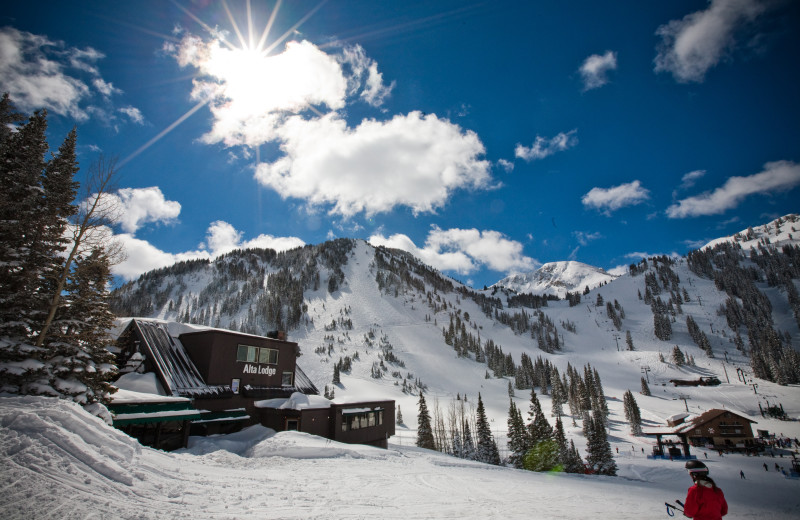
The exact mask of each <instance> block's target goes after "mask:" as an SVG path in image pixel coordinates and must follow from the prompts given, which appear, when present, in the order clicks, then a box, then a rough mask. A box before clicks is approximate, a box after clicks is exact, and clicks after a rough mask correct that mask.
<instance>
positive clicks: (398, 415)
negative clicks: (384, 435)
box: [395, 404, 403, 424]
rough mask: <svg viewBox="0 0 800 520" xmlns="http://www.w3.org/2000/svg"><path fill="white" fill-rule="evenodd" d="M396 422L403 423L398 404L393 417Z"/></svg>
mask: <svg viewBox="0 0 800 520" xmlns="http://www.w3.org/2000/svg"><path fill="white" fill-rule="evenodd" d="M395 422H396V423H397V424H403V412H401V411H400V405H399V404H398V405H397V417H396V418H395Z"/></svg>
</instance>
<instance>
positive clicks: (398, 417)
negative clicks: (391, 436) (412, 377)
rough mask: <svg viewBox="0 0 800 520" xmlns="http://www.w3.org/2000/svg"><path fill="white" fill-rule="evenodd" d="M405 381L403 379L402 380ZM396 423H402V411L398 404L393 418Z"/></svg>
mask: <svg viewBox="0 0 800 520" xmlns="http://www.w3.org/2000/svg"><path fill="white" fill-rule="evenodd" d="M403 381H405V380H403ZM395 422H396V423H397V424H403V412H401V411H400V405H399V404H398V405H397V417H396V418H395Z"/></svg>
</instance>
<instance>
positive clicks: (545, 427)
mask: <svg viewBox="0 0 800 520" xmlns="http://www.w3.org/2000/svg"><path fill="white" fill-rule="evenodd" d="M528 421H529V422H528V438H529V439H530V446H531V447H533V446H535V445H536V444H537V443H538V442H540V441H545V440H548V439H552V438H553V428H552V427H551V426H550V423H548V422H547V418H546V417H545V416H544V413H542V405H541V403H539V398H538V397H537V396H536V391H535V390H534V389H533V388H531V406H530V410H529V411H528Z"/></svg>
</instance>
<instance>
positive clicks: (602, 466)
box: [586, 411, 617, 475]
mask: <svg viewBox="0 0 800 520" xmlns="http://www.w3.org/2000/svg"><path fill="white" fill-rule="evenodd" d="M590 428H591V430H590V433H589V437H587V440H588V442H587V445H586V453H587V454H586V463H587V464H589V467H591V468H592V470H594V472H595V473H597V474H599V475H616V474H617V464H616V462H614V455H613V453H612V452H611V445H610V444H609V443H608V434H607V433H606V428H605V424H604V423H603V419H602V414H601V413H599V412H597V411H595V412H594V416H593V417H592V421H591V423H590Z"/></svg>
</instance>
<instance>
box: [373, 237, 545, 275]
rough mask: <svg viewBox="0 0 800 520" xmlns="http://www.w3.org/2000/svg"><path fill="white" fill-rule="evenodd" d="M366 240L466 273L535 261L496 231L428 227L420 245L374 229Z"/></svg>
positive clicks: (518, 267)
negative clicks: (385, 234)
mask: <svg viewBox="0 0 800 520" xmlns="http://www.w3.org/2000/svg"><path fill="white" fill-rule="evenodd" d="M369 242H370V243H371V244H372V245H374V246H384V247H391V248H396V249H402V250H404V251H408V252H409V253H411V254H413V255H414V256H416V257H418V258H420V259H421V260H422V261H423V262H425V263H427V264H428V265H431V266H433V267H435V268H436V269H439V270H442V271H455V272H457V273H459V274H462V275H463V274H469V273H472V272H474V271H476V270H477V269H479V268H480V267H482V266H485V267H487V268H489V269H491V270H493V271H500V272H506V273H507V272H512V271H530V270H532V269H534V268H536V266H537V265H538V262H536V261H535V260H534V259H532V258H529V257H527V256H525V255H523V254H522V244H521V243H519V242H517V241H515V240H509V239H508V238H506V237H505V236H504V235H503V234H502V233H500V232H498V231H486V230H484V231H479V230H477V229H447V230H443V229H440V228H438V227H436V226H434V227H433V228H432V229H431V232H430V233H429V234H428V237H427V239H426V240H425V245H424V246H423V247H417V245H416V244H414V242H413V241H412V240H411V239H410V238H409V237H408V236H407V235H403V234H395V235H392V236H390V237H385V236H383V235H382V234H380V233H376V234H374V235H373V236H371V237H370V239H369Z"/></svg>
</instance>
